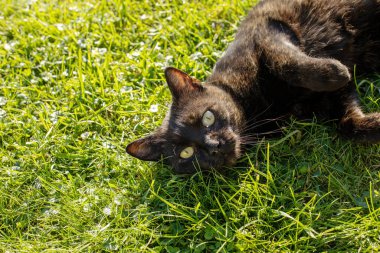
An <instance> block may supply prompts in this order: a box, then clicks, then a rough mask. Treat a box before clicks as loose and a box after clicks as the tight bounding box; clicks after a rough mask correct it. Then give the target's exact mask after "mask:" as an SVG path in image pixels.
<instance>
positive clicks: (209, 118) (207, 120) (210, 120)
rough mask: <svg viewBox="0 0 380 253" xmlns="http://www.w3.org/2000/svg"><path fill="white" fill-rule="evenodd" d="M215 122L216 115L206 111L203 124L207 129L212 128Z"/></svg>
mask: <svg viewBox="0 0 380 253" xmlns="http://www.w3.org/2000/svg"><path fill="white" fill-rule="evenodd" d="M214 122H215V115H214V113H212V112H210V111H206V112H205V113H204V114H203V117H202V124H203V125H204V126H205V127H209V126H211V125H212V124H214Z"/></svg>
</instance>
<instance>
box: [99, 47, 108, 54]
mask: <svg viewBox="0 0 380 253" xmlns="http://www.w3.org/2000/svg"><path fill="white" fill-rule="evenodd" d="M105 53H107V48H104V47H103V48H99V54H105Z"/></svg>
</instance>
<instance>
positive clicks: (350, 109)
mask: <svg viewBox="0 0 380 253" xmlns="http://www.w3.org/2000/svg"><path fill="white" fill-rule="evenodd" d="M339 128H340V132H341V133H342V134H343V135H344V136H345V137H346V138H349V139H353V140H354V141H356V142H360V143H373V144H374V143H380V113H376V112H375V113H369V114H365V113H363V112H362V110H361V108H360V106H359V102H358V100H357V98H356V96H350V97H349V98H348V102H347V104H346V110H345V114H344V116H343V117H342V119H341V120H340V123H339Z"/></svg>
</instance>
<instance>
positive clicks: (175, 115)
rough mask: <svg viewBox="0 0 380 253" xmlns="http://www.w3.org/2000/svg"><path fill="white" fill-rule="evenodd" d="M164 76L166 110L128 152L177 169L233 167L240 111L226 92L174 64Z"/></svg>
mask: <svg viewBox="0 0 380 253" xmlns="http://www.w3.org/2000/svg"><path fill="white" fill-rule="evenodd" d="M165 77H166V81H167V83H168V86H169V88H170V91H171V94H172V99H173V101H172V104H171V107H170V110H169V111H168V112H167V115H166V117H165V119H164V121H163V123H162V125H161V126H160V127H159V128H158V129H156V131H154V132H153V133H152V134H150V135H148V136H147V137H145V138H142V139H139V140H136V141H134V142H132V143H130V144H129V145H128V146H127V148H126V151H127V153H128V154H130V155H132V156H134V157H136V158H139V159H141V160H146V161H158V160H160V159H161V158H164V162H165V163H167V164H169V165H171V166H172V167H173V169H174V171H175V172H176V173H184V174H189V173H193V172H195V171H196V168H197V167H198V168H200V169H203V170H208V169H211V168H215V169H219V168H221V167H223V166H225V165H233V164H234V163H235V162H236V160H237V159H238V158H239V156H240V145H241V141H240V137H239V132H240V131H241V127H242V120H243V116H242V112H241V110H240V109H239V108H238V105H237V104H236V102H235V101H234V100H233V98H232V97H231V95H229V94H228V93H227V92H226V91H224V90H222V89H221V88H218V87H216V86H212V85H207V84H206V85H203V84H201V82H200V81H198V80H196V79H194V78H191V77H190V76H188V75H187V74H185V73H183V72H182V71H180V70H177V69H175V68H167V69H166V70H165Z"/></svg>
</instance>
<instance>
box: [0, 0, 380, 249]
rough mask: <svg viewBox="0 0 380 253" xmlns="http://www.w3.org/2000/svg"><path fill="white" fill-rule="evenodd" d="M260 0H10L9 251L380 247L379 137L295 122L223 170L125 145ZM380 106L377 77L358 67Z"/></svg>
mask: <svg viewBox="0 0 380 253" xmlns="http://www.w3.org/2000/svg"><path fill="white" fill-rule="evenodd" d="M252 4H253V3H252V1H248V0H242V1H241V0H230V1H222V0H213V1H211V0H199V1H179V0H173V1H164V0H156V1H151V0H146V1H139V0H125V1H121V0H114V1H95V0H90V1H85V2H84V1H73V0H69V1H58V0H54V1H39V0H30V1H12V0H0V161H1V167H0V195H1V198H0V251H1V252H112V251H119V252H239V251H241V252H265V251H267V252H289V251H296V252H323V251H332V252H359V251H360V252H375V251H378V250H380V230H379V227H380V218H379V217H380V192H379V186H380V173H379V171H380V170H379V169H380V145H373V146H363V145H357V144H354V143H351V142H348V141H345V140H342V139H340V138H339V137H338V136H337V134H336V131H335V130H336V129H335V127H334V126H331V125H325V124H320V123H317V122H309V123H305V122H297V121H292V122H290V124H289V127H288V128H287V129H286V131H287V133H286V134H285V136H284V137H283V138H282V139H277V140H271V141H263V142H262V143H260V144H258V145H256V146H255V147H254V148H253V149H252V150H251V152H249V153H248V154H246V156H245V157H244V159H243V160H244V161H245V162H243V163H242V164H241V165H239V166H237V167H235V168H231V169H229V170H227V171H225V172H224V173H223V174H219V173H212V174H211V175H203V174H202V173H197V174H195V175H194V176H191V177H180V176H176V175H174V174H173V173H172V172H171V171H170V169H169V168H167V167H165V166H163V165H162V164H161V163H147V162H141V161H138V160H136V159H133V158H132V157H129V156H127V155H126V154H125V151H124V148H125V146H126V144H127V143H128V142H130V141H132V140H134V139H136V138H138V137H141V136H144V135H145V134H147V133H148V132H149V131H151V130H153V129H154V128H155V127H157V126H158V125H159V124H160V122H161V120H162V119H163V116H164V114H165V111H166V110H167V106H168V103H169V102H170V94H169V91H168V89H167V88H166V86H165V85H164V83H165V82H164V78H163V69H164V67H165V66H175V67H179V68H180V69H182V70H184V71H186V72H188V73H189V74H191V75H193V76H196V77H197V78H199V79H205V77H206V76H207V75H208V74H209V73H210V71H211V69H212V66H213V65H214V63H215V62H216V60H217V59H218V58H219V57H220V56H221V54H222V52H223V51H224V50H225V48H226V47H227V45H228V43H230V42H231V41H232V40H233V38H234V34H235V32H236V29H237V27H238V24H239V21H240V20H241V19H242V18H243V17H244V16H245V15H246V13H247V11H248V10H249V8H250V6H251V5H252ZM358 90H359V91H360V95H361V99H362V102H363V103H364V108H365V109H366V110H367V111H380V77H379V76H374V77H373V78H371V79H369V80H367V79H362V80H360V81H358Z"/></svg>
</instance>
